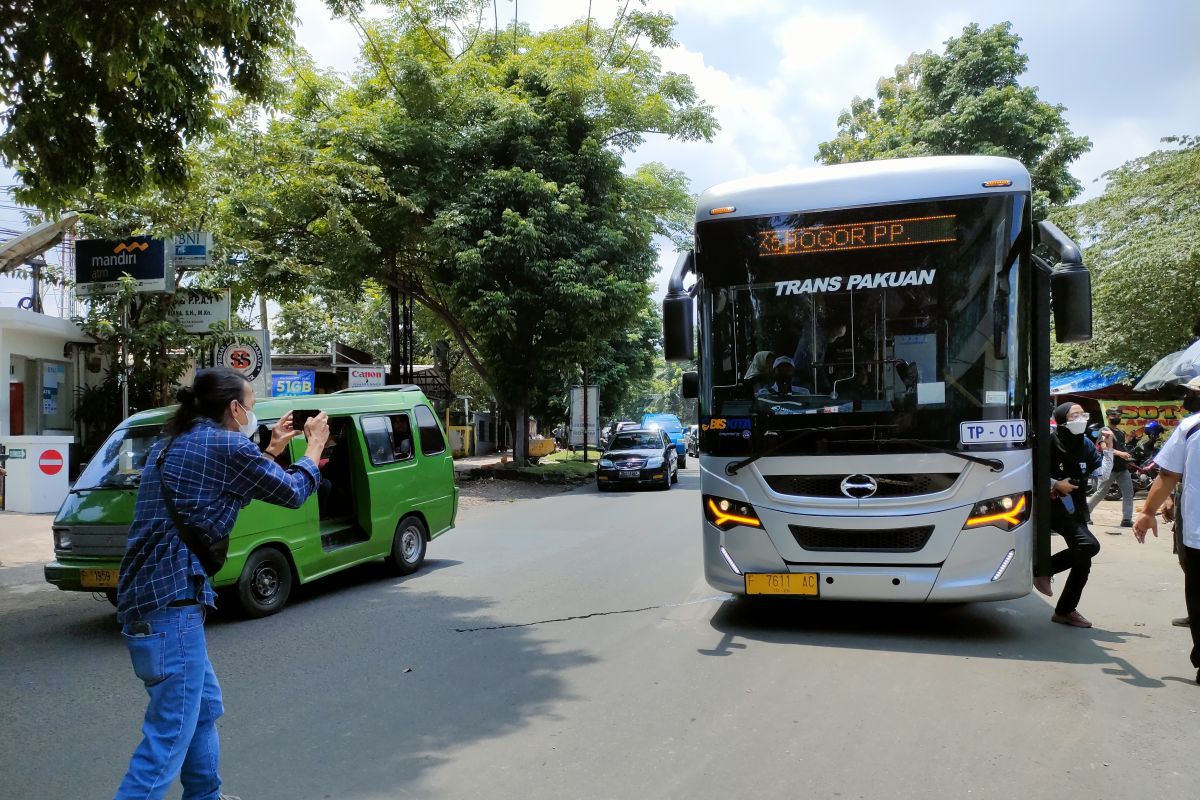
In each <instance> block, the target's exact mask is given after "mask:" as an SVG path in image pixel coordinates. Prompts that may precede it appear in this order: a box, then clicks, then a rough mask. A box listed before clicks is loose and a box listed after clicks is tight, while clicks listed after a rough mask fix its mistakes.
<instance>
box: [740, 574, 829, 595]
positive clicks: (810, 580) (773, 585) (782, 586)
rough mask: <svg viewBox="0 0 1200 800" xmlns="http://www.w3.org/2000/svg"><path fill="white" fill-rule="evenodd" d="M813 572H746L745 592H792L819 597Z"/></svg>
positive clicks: (815, 575) (817, 584) (793, 593)
mask: <svg viewBox="0 0 1200 800" xmlns="http://www.w3.org/2000/svg"><path fill="white" fill-rule="evenodd" d="M817 577H818V576H817V573H815V572H780V573H748V574H747V575H746V594H792V595H807V596H809V597H819V596H820V594H821V592H820V589H819V586H820V584H819V583H818V582H817Z"/></svg>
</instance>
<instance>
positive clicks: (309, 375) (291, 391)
mask: <svg viewBox="0 0 1200 800" xmlns="http://www.w3.org/2000/svg"><path fill="white" fill-rule="evenodd" d="M316 391H317V372H316V370H311V369H277V370H275V371H274V372H272V373H271V396H272V397H304V396H306V395H310V394H315V393H316Z"/></svg>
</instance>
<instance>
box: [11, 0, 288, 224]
mask: <svg viewBox="0 0 1200 800" xmlns="http://www.w3.org/2000/svg"><path fill="white" fill-rule="evenodd" d="M293 18H294V0H190V2H187V3H162V2H158V0H122V1H121V2H93V1H92V0H3V2H0V102H2V103H3V107H4V111H3V113H2V114H0V117H2V118H3V121H4V124H5V129H4V131H3V132H0V158H3V160H4V161H5V163H7V164H8V165H9V166H11V167H12V168H14V169H15V170H16V172H17V174H18V175H19V176H20V178H21V181H22V184H23V187H22V188H21V189H20V190H19V191H18V192H17V197H18V199H19V200H20V201H22V202H25V203H30V204H33V205H38V206H40V207H42V208H46V209H52V210H53V209H61V208H63V207H65V206H68V205H69V204H71V203H72V202H77V201H79V200H81V199H82V198H83V196H84V195H85V194H87V193H89V192H91V191H95V190H99V191H103V192H104V193H106V194H109V195H129V194H132V193H135V192H136V191H137V190H139V189H141V188H142V187H143V186H145V185H147V184H157V185H162V186H174V185H178V184H180V183H182V182H183V180H184V179H185V178H186V176H187V173H188V160H187V157H186V155H185V146H186V145H187V143H188V142H190V141H194V140H196V139H199V138H203V137H204V136H206V135H208V134H209V133H211V132H212V130H213V128H214V125H215V124H216V123H217V121H218V117H217V115H216V112H215V108H216V101H217V96H218V94H219V92H220V91H221V90H222V89H223V88H225V87H228V88H229V89H231V90H233V91H234V92H236V93H238V94H239V95H241V96H242V97H245V98H249V99H252V100H257V99H262V98H264V97H266V96H267V95H268V93H269V91H270V88H271V86H272V81H273V78H272V72H271V68H270V67H271V63H272V62H271V54H272V50H273V48H277V47H279V46H281V45H284V44H286V43H287V42H289V41H290V40H291V35H292V31H291V23H292V21H293Z"/></svg>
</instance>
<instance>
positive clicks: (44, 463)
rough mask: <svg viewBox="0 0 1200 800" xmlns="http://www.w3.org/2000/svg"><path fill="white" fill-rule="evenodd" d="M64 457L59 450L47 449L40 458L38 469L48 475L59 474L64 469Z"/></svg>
mask: <svg viewBox="0 0 1200 800" xmlns="http://www.w3.org/2000/svg"><path fill="white" fill-rule="evenodd" d="M62 468H63V457H62V453H60V452H58V451H57V450H45V451H43V452H42V457H41V458H39V459H38V469H40V470H41V471H42V472H44V473H46V474H47V475H57V474H58V473H59V472H61V471H62Z"/></svg>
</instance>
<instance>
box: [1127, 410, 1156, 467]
mask: <svg viewBox="0 0 1200 800" xmlns="http://www.w3.org/2000/svg"><path fill="white" fill-rule="evenodd" d="M1143 431H1144V432H1145V434H1146V438H1144V439H1142V440H1141V441H1139V442H1138V445H1137V447H1136V448H1134V450H1133V462H1134V463H1135V464H1137V465H1138V466H1140V467H1145V466H1147V465H1148V464H1149V463H1150V462H1151V461H1153V460H1154V457H1155V456H1156V455H1158V451H1159V450H1160V449H1162V446H1161V445H1160V444H1159V439H1160V438H1162V433H1163V426H1162V423H1161V422H1159V421H1158V420H1156V419H1152V420H1150V421H1149V422H1147V423H1146V426H1145V428H1143Z"/></svg>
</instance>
